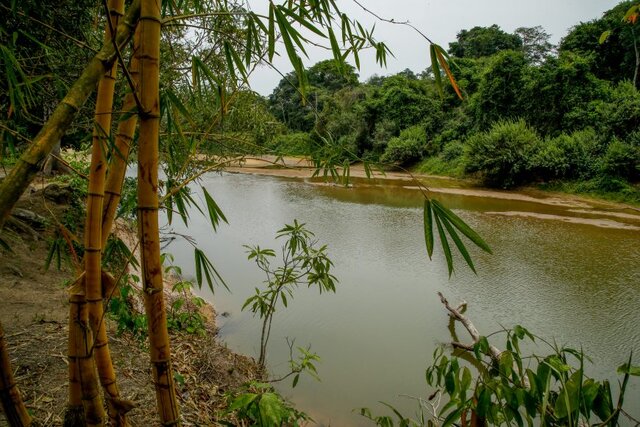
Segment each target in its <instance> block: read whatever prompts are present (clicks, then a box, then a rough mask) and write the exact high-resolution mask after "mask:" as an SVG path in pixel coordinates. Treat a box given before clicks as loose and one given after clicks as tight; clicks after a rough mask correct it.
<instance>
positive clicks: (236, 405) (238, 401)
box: [228, 393, 258, 412]
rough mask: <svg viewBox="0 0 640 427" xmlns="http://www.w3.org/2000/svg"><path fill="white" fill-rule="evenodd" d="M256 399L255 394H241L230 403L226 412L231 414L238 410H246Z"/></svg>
mask: <svg viewBox="0 0 640 427" xmlns="http://www.w3.org/2000/svg"><path fill="white" fill-rule="evenodd" d="M257 397H258V395H257V394H256V393H243V394H241V395H240V396H238V397H236V398H235V399H234V400H233V402H231V405H229V409H228V411H229V412H231V411H236V410H238V409H243V408H248V407H249V405H250V404H251V403H252V402H253V401H254V400H256V398H257Z"/></svg>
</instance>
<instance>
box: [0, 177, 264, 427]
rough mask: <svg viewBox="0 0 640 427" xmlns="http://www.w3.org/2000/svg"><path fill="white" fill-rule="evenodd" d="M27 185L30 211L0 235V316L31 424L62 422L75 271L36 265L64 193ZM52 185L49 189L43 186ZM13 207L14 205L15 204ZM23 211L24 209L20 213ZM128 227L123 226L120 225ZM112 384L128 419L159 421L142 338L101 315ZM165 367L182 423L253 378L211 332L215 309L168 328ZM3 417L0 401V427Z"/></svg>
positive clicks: (64, 205) (66, 198)
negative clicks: (202, 319) (189, 324)
mask: <svg viewBox="0 0 640 427" xmlns="http://www.w3.org/2000/svg"><path fill="white" fill-rule="evenodd" d="M42 188H43V185H42V184H38V185H35V186H34V187H33V188H32V189H30V190H29V191H28V192H27V193H28V194H26V195H24V196H23V198H22V199H21V200H20V202H19V205H18V209H22V213H23V214H24V212H31V213H32V214H33V215H32V218H31V219H29V218H27V217H24V218H22V220H21V222H22V223H26V225H27V226H28V228H27V227H21V226H20V225H19V224H18V223H15V224H13V226H11V225H9V226H8V227H7V229H6V230H5V231H3V235H2V236H3V239H4V240H5V241H6V242H7V243H8V244H9V245H10V246H11V249H12V252H7V251H5V250H2V249H0V321H1V322H2V324H3V326H4V329H5V331H6V335H7V341H8V345H9V354H10V358H11V362H12V366H13V368H14V370H15V377H16V380H17V383H18V385H19V387H20V390H21V392H22V394H23V397H24V400H25V403H26V405H27V408H28V410H29V411H30V412H31V413H32V415H33V418H34V420H35V422H37V425H41V426H59V425H62V421H63V417H64V410H65V405H66V401H67V392H68V386H67V378H68V375H67V356H66V353H67V332H68V325H67V322H68V320H67V319H68V301H67V300H68V296H67V290H66V289H67V285H68V284H69V283H70V281H71V280H72V279H73V278H74V277H75V276H76V274H77V272H76V271H75V269H74V268H73V267H71V266H70V265H69V264H68V263H64V262H63V263H62V265H61V267H62V268H61V269H60V270H58V269H57V268H56V262H55V261H54V262H53V263H52V265H51V267H50V268H49V269H48V270H46V269H45V268H44V264H45V259H46V258H47V254H48V247H49V246H48V241H49V240H50V239H51V238H52V235H53V230H54V229H55V226H56V225H55V224H56V222H55V220H54V219H53V218H54V216H57V217H61V216H62V215H64V213H65V211H66V210H67V209H68V207H69V205H68V203H69V202H70V199H71V197H72V195H71V194H69V191H68V190H65V189H64V187H60V186H58V187H57V189H56V188H55V187H47V188H48V191H43V190H42ZM52 189H53V191H51V190H52ZM18 212H21V211H18ZM25 215H27V214H25ZM120 232H122V233H125V234H126V233H130V232H131V231H130V230H126V229H125V230H120ZM107 323H108V327H109V331H110V334H109V339H110V345H111V351H112V354H113V360H114V365H115V369H116V373H117V378H118V384H119V386H120V390H121V393H122V395H123V397H124V398H125V399H129V400H132V401H133V402H134V403H135V404H136V405H137V406H136V408H134V409H133V410H132V411H131V412H130V413H129V418H130V420H131V424H132V425H134V426H153V425H159V423H158V422H157V416H156V413H155V406H156V404H155V393H154V387H153V383H152V377H151V373H150V364H149V355H148V353H147V351H146V343H145V341H141V340H139V339H136V338H133V337H132V336H130V335H128V334H126V333H125V334H122V335H118V334H117V333H116V325H115V322H114V320H113V319H110V318H107ZM171 340H172V353H173V366H174V369H175V372H176V374H177V375H179V377H180V381H178V385H177V387H178V396H179V400H180V405H181V409H182V413H183V420H184V421H185V424H186V425H216V423H215V418H216V415H218V414H219V412H220V410H221V408H222V407H223V406H224V397H223V396H224V393H225V392H226V391H229V390H233V389H237V388H238V387H239V386H240V385H241V384H243V383H245V382H246V381H248V380H251V379H254V378H255V377H256V367H255V363H254V362H253V360H252V359H250V358H248V357H245V356H241V355H238V354H235V353H233V352H231V351H230V350H229V349H227V348H226V346H225V345H224V343H222V342H220V341H218V340H217V338H216V326H215V315H214V314H213V309H212V308H210V309H209V316H208V321H207V323H206V331H205V333H203V334H201V335H194V334H186V333H179V332H172V333H171ZM5 425H7V424H6V420H5V418H4V415H3V414H2V413H1V408H0V426H5Z"/></svg>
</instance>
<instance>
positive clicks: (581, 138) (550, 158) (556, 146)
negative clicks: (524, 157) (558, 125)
mask: <svg viewBox="0 0 640 427" xmlns="http://www.w3.org/2000/svg"><path fill="white" fill-rule="evenodd" d="M600 147H601V142H600V140H599V137H598V135H597V134H596V132H595V131H594V130H593V129H591V128H588V129H584V130H580V131H577V132H574V133H572V134H571V135H567V134H564V133H563V134H561V135H559V136H557V137H555V138H552V139H547V140H546V141H545V142H544V144H543V146H542V147H541V149H540V151H538V152H537V153H536V156H535V158H534V159H533V161H532V163H533V165H534V166H535V168H536V169H537V170H538V173H539V174H541V175H542V177H543V178H581V179H586V178H592V177H594V176H595V175H596V174H597V172H598V156H599V152H600V150H601V148H600Z"/></svg>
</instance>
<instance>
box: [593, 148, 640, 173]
mask: <svg viewBox="0 0 640 427" xmlns="http://www.w3.org/2000/svg"><path fill="white" fill-rule="evenodd" d="M600 170H601V172H602V174H603V175H605V176H608V177H615V178H622V179H626V180H628V181H632V182H634V181H637V180H638V178H640V147H638V146H633V145H631V144H629V143H627V142H623V141H620V140H619V139H614V140H613V141H612V142H611V143H610V144H609V146H608V147H607V151H606V153H605V154H604V156H603V157H602V159H601V163H600Z"/></svg>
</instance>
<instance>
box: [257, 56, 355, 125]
mask: <svg viewBox="0 0 640 427" xmlns="http://www.w3.org/2000/svg"><path fill="white" fill-rule="evenodd" d="M306 79H307V81H308V83H309V91H308V92H307V93H306V94H305V95H304V97H303V94H302V93H301V92H300V91H299V90H298V89H297V87H296V86H295V84H294V83H295V82H296V81H297V77H296V74H295V72H291V73H289V74H287V75H286V76H285V77H283V78H282V80H280V82H279V83H278V86H276V88H275V89H274V90H273V92H272V93H271V95H269V108H270V110H271V113H272V114H273V115H274V116H275V117H276V118H278V119H279V120H280V121H282V122H283V123H284V124H285V125H287V126H288V127H289V129H291V130H295V131H303V132H309V131H311V130H312V129H313V127H314V125H315V123H316V116H317V113H318V112H319V111H322V109H323V108H324V102H325V99H326V98H327V97H328V96H331V95H332V94H334V93H335V92H337V91H339V90H340V89H343V88H345V87H355V86H357V85H358V74H357V73H356V72H355V68H353V66H351V65H349V64H345V67H344V69H343V70H340V69H339V68H338V66H337V65H336V63H335V62H334V61H331V60H325V61H320V62H318V63H316V64H314V65H313V66H312V67H310V68H309V69H308V70H307V72H306Z"/></svg>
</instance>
